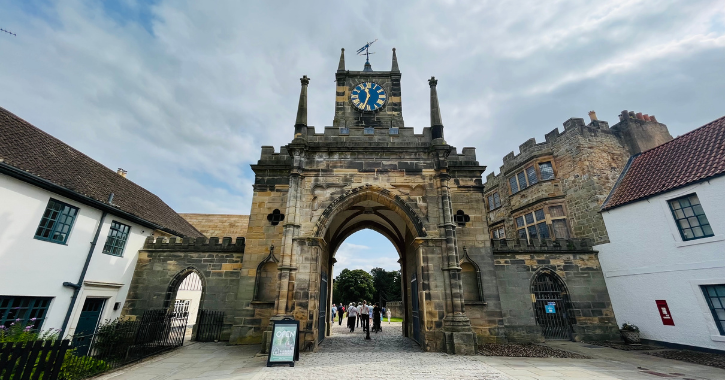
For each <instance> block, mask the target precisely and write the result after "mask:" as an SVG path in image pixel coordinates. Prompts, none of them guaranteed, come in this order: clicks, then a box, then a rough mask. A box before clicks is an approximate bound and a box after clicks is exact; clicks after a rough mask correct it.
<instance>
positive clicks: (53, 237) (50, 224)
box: [35, 198, 78, 244]
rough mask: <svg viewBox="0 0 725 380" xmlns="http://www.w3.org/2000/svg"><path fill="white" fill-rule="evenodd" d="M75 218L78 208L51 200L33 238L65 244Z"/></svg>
mask: <svg viewBox="0 0 725 380" xmlns="http://www.w3.org/2000/svg"><path fill="white" fill-rule="evenodd" d="M77 216H78V207H73V206H71V205H69V204H66V203H63V202H61V201H58V200H55V199H53V198H51V199H50V200H49V201H48V206H46V208H45V212H44V213H43V217H42V218H41V219H40V224H39V225H38V229H37V230H35V238H36V239H39V240H45V241H50V242H53V243H59V244H65V243H66V242H67V241H68V235H69V234H70V231H71V229H72V228H73V222H75V220H76V217H77Z"/></svg>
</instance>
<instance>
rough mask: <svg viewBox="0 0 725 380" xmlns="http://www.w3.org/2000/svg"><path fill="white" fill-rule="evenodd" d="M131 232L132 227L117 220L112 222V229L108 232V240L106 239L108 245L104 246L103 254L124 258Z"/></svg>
mask: <svg viewBox="0 0 725 380" xmlns="http://www.w3.org/2000/svg"><path fill="white" fill-rule="evenodd" d="M129 231H131V226H127V225H125V224H122V223H119V222H117V221H115V220H114V221H113V222H111V228H110V229H109V230H108V238H106V244H105V245H104V246H103V253H107V254H109V255H114V256H123V249H124V248H125V247H126V240H128V232H129Z"/></svg>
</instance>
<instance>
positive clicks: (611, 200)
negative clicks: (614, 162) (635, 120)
mask: <svg viewBox="0 0 725 380" xmlns="http://www.w3.org/2000/svg"><path fill="white" fill-rule="evenodd" d="M724 173H725V117H721V118H719V119H717V120H715V121H713V122H710V123H708V124H705V125H703V126H702V127H700V128H697V129H695V130H694V131H691V132H688V133H686V134H684V135H682V136H680V137H678V138H676V139H673V140H671V141H669V142H666V143H664V144H662V145H660V146H658V147H656V148H653V149H650V150H648V151H646V152H643V153H642V154H640V155H638V156H634V157H633V158H632V159H631V161H630V163H629V168H625V171H624V173H623V174H622V177H621V178H620V180H619V182H618V184H617V185H616V186H615V187H614V189H612V192H611V193H610V194H609V197H608V198H607V200H606V201H605V202H604V205H603V206H602V210H610V209H613V208H615V207H619V206H622V205H625V204H627V203H630V202H634V201H637V200H640V199H643V198H647V197H650V196H653V195H656V194H661V193H664V192H667V191H670V190H674V189H677V188H679V187H682V186H685V185H688V184H691V183H694V182H698V181H702V180H705V179H708V178H712V177H715V176H718V175H722V174H724Z"/></svg>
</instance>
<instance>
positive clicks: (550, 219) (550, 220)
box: [513, 203, 572, 242]
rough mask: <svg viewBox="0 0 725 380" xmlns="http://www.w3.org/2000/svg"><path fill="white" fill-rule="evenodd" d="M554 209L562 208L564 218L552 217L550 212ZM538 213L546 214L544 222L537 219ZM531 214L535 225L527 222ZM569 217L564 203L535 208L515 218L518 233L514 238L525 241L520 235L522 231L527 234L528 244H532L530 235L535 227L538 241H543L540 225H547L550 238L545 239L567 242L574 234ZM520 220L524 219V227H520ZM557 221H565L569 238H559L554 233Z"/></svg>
mask: <svg viewBox="0 0 725 380" xmlns="http://www.w3.org/2000/svg"><path fill="white" fill-rule="evenodd" d="M552 207H561V209H562V214H563V216H552V215H551V211H550V208H552ZM538 211H542V212H543V213H544V218H543V219H542V220H539V219H537V218H536V213H537V212H538ZM529 214H531V216H532V218H533V223H528V222H527V221H526V216H527V215H529ZM567 215H568V213H567V209H566V205H565V204H564V203H555V204H547V205H543V206H541V207H538V208H535V209H529V210H528V211H526V212H523V213H520V214H518V215H516V216H514V218H513V219H514V228H515V231H516V233H515V235H514V236H516V238H517V239H523V238H522V237H521V236H520V234H521V232H520V231H521V230H524V231H525V233H526V240H527V241H528V242H531V241H532V238H531V235H530V233H529V228H530V227H532V226H533V227H535V228H536V239H541V237H540V236H541V232H540V231H541V230H540V229H539V224H541V223H545V224H546V228H547V231H548V235H549V237H548V238H544V239H551V240H567V239H570V238H571V235H572V234H571V229H570V228H569V222H568V221H567V219H568V216H567ZM519 218H523V227H520V226H519V223H518V219H519ZM557 220H563V221H564V223H565V225H566V232H567V237H558V236H556V234H555V233H554V232H555V230H554V221H557Z"/></svg>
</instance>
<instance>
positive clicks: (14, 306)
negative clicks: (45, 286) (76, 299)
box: [0, 295, 53, 331]
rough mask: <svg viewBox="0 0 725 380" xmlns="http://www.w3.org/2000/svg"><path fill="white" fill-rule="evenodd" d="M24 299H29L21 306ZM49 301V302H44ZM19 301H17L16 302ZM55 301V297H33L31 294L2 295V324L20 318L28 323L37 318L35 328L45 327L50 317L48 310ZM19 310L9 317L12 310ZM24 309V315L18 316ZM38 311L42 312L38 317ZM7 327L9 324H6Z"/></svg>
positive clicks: (0, 305)
mask: <svg viewBox="0 0 725 380" xmlns="http://www.w3.org/2000/svg"><path fill="white" fill-rule="evenodd" d="M23 300H28V301H29V302H28V304H27V305H26V306H21V304H22V301H23ZM43 301H47V302H45V303H44V302H43ZM16 302H17V303H16ZM52 302H53V297H31V296H4V295H0V326H5V325H6V324H7V325H9V324H10V323H14V322H15V321H16V320H17V319H18V318H19V319H20V321H21V323H23V324H26V323H28V322H30V320H31V319H32V318H35V320H34V321H32V322H33V326H34V327H33V328H34V329H35V330H36V331H40V330H41V329H42V328H43V323H44V322H45V319H46V318H47V317H48V310H49V309H50V304H51V303H52ZM13 310H17V312H16V314H15V315H12V316H11V317H9V318H8V315H9V314H10V313H11V311H13ZM21 310H22V312H23V316H22V317H18V314H17V313H18V312H20V311H21ZM38 313H42V314H41V316H40V317H38V316H37V315H38ZM6 327H7V326H6Z"/></svg>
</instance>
